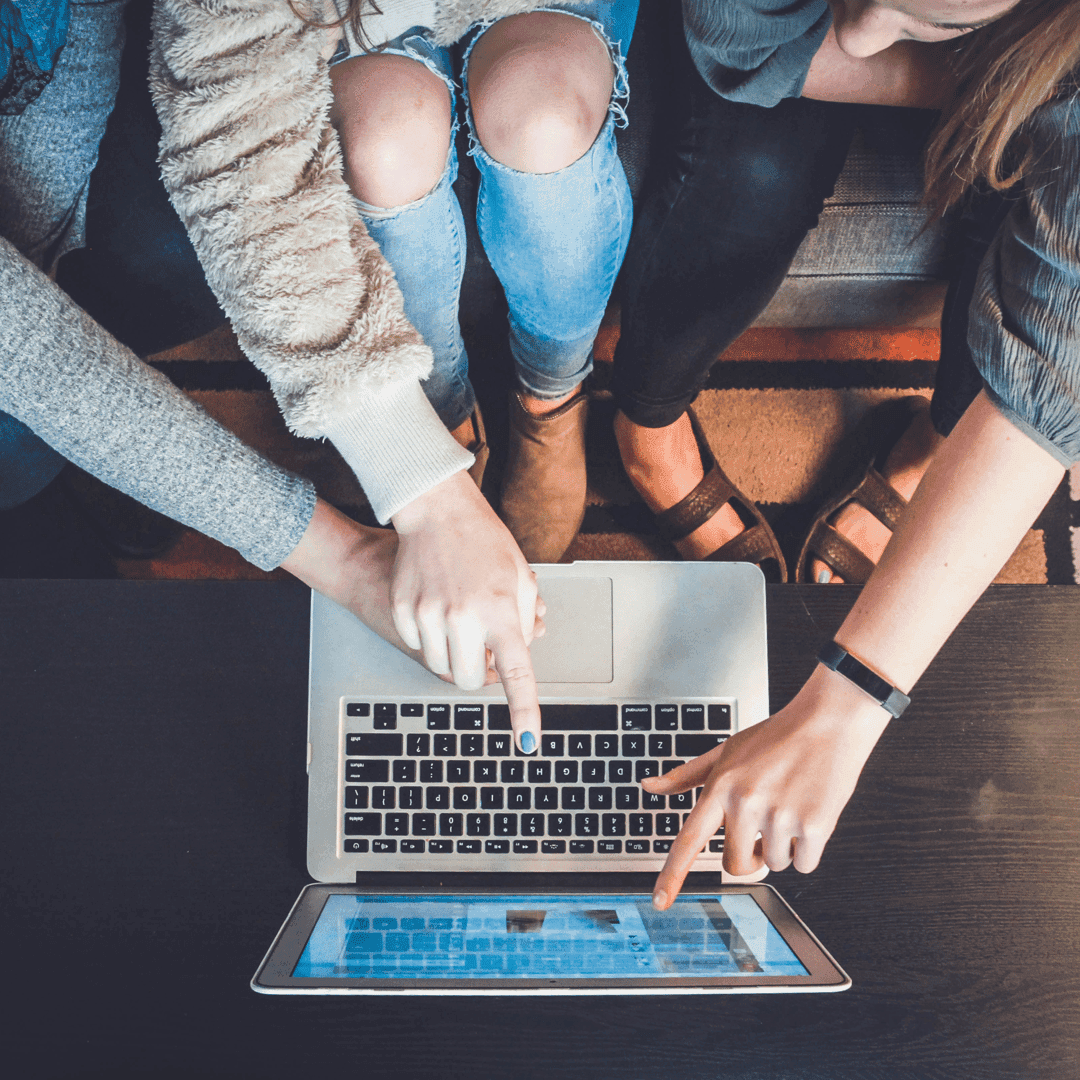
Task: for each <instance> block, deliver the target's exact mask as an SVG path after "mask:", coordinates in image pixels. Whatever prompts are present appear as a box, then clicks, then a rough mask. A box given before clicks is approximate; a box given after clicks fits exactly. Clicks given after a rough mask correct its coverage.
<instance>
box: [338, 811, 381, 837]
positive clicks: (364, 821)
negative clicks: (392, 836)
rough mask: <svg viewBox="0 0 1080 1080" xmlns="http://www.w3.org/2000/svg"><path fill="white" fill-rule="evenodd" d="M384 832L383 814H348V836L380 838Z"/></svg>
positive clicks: (346, 821) (346, 819) (346, 833)
mask: <svg viewBox="0 0 1080 1080" xmlns="http://www.w3.org/2000/svg"><path fill="white" fill-rule="evenodd" d="M381 832H382V814H346V815H345V835H346V836H378V835H379V833H381Z"/></svg>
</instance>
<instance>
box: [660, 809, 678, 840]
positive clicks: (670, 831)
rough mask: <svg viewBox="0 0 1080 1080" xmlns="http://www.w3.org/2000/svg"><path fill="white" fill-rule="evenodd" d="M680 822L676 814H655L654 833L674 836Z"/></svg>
mask: <svg viewBox="0 0 1080 1080" xmlns="http://www.w3.org/2000/svg"><path fill="white" fill-rule="evenodd" d="M681 824H682V822H681V821H680V820H679V815H678V814H657V815H656V834H657V836H674V835H675V834H676V833H677V832H678V831H679V826H680V825H681Z"/></svg>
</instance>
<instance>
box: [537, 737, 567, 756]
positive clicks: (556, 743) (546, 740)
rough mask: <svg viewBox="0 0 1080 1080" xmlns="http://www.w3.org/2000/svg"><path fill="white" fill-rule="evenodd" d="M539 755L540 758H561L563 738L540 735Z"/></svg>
mask: <svg viewBox="0 0 1080 1080" xmlns="http://www.w3.org/2000/svg"><path fill="white" fill-rule="evenodd" d="M540 754H541V756H542V757H562V756H563V737H562V736H561V735H541V736H540Z"/></svg>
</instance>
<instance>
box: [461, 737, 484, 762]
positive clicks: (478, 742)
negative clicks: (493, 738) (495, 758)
mask: <svg viewBox="0 0 1080 1080" xmlns="http://www.w3.org/2000/svg"><path fill="white" fill-rule="evenodd" d="M483 754H484V736H483V735H481V734H479V733H478V732H475V731H471V732H469V733H468V734H466V735H462V736H461V756H462V757H483Z"/></svg>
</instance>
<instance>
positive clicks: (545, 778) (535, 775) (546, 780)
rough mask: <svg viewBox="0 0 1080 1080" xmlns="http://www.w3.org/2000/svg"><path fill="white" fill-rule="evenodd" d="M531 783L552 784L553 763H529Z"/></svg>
mask: <svg viewBox="0 0 1080 1080" xmlns="http://www.w3.org/2000/svg"><path fill="white" fill-rule="evenodd" d="M529 783H530V784H550V783H551V762H550V761H530V762H529Z"/></svg>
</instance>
